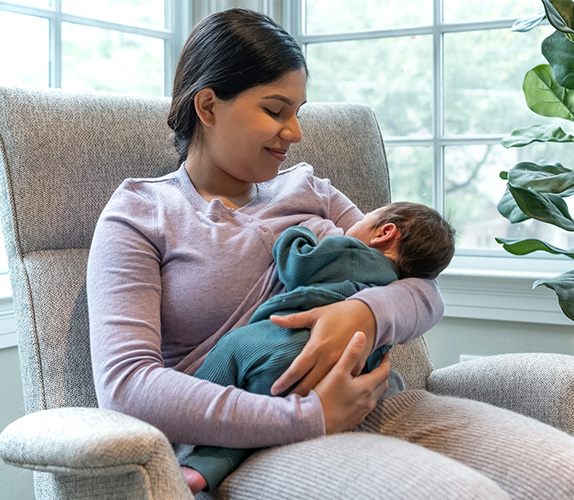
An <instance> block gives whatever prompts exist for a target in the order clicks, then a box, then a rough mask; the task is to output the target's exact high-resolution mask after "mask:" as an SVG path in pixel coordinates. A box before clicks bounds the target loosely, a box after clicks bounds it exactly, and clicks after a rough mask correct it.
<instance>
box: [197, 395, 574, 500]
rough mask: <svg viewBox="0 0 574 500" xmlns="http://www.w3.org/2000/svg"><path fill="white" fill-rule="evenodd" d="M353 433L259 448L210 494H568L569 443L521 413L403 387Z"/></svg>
mask: <svg viewBox="0 0 574 500" xmlns="http://www.w3.org/2000/svg"><path fill="white" fill-rule="evenodd" d="M357 430H358V431H361V432H354V433H345V434H337V435H333V436H326V437H323V438H319V439H314V440H310V441H306V442H303V443H296V444H293V445H289V446H281V447H276V448H271V449H267V450H263V451H261V452H258V453H256V454H255V455H253V456H252V457H251V458H250V459H248V460H247V461H246V462H245V463H244V464H243V465H242V466H241V467H240V468H239V469H238V470H237V471H236V472H235V473H234V474H232V475H231V476H229V477H228V478H227V479H226V480H225V481H224V482H223V484H222V485H221V487H220V488H219V490H218V491H217V492H215V495H214V496H215V497H216V498H234V499H235V498H237V499H243V498H245V499H247V498H255V497H257V498H290V499H298V498H309V497H317V498H355V499H362V498H365V499H367V498H369V499H370V498H378V497H380V496H381V492H384V498H385V499H388V500H395V499H407V498H408V499H409V500H410V499H413V500H418V499H425V500H427V499H433V498H437V499H439V498H440V499H444V498H449V499H457V498H460V499H464V500H471V499H474V498H477V499H478V498H481V499H484V498H488V499H497V498H513V499H532V500H534V499H536V500H539V499H560V500H562V499H564V498H574V484H573V483H572V481H571V478H572V477H573V474H574V437H571V436H569V435H567V434H565V433H563V432H561V431H558V430H556V429H554V428H552V427H549V426H546V425H544V424H541V423H539V422H537V421H535V420H532V419H530V418H527V417H524V416H522V415H518V414H515V413H512V412H509V411H506V410H501V409H499V408H494V407H492V406H489V405H486V404H483V403H478V402H475V401H469V400H462V399H457V398H449V397H444V396H435V395H433V394H430V393H428V392H425V391H407V392H404V393H401V394H397V395H395V396H393V397H391V398H388V399H385V400H381V402H380V403H379V405H378V407H377V408H376V409H375V411H373V412H372V413H371V414H370V415H369V416H368V417H367V419H366V420H365V422H364V423H363V424H362V425H361V426H359V428H358V429H357ZM373 434H376V436H374V435H373ZM200 498H201V497H200Z"/></svg>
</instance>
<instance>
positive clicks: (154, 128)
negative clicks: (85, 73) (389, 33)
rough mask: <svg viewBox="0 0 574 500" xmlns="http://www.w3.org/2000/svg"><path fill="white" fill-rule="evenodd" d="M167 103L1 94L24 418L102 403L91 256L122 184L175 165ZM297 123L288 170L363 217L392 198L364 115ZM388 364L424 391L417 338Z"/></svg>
mask: <svg viewBox="0 0 574 500" xmlns="http://www.w3.org/2000/svg"><path fill="white" fill-rule="evenodd" d="M169 104H170V99H169V98H150V97H134V96H122V95H115V94H75V93H67V92H63V91H59V90H25V89H19V88H11V87H4V88H0V148H1V155H0V218H1V221H2V231H3V235H4V240H5V245H6V250H7V254H8V262H9V271H10V279H11V284H12V293H13V298H14V310H15V314H16V319H17V329H18V345H19V355H20V363H21V371H22V382H23V388H24V400H25V405H26V411H27V412H33V411H38V410H42V409H48V408H58V407H65V406H88V407H89V406H97V401H96V396H95V391H94V385H93V381H92V370H91V362H90V350H89V327H88V311H87V301H86V263H87V257H88V250H89V247H90V242H91V239H92V234H93V231H94V227H95V225H96V222H97V219H98V217H99V215H100V213H101V211H102V209H103V208H104V206H105V204H106V203H107V201H108V199H109V198H110V196H111V194H112V193H113V191H114V190H115V189H116V187H117V186H119V184H120V183H121V182H122V181H123V180H124V179H125V178H128V177H156V176H160V175H164V174H166V173H167V172H169V171H172V170H174V169H176V168H177V166H178V165H177V154H176V153H175V150H174V148H173V145H172V142H171V131H170V130H169V128H168V127H167V124H166V117H167V111H168V109H169ZM301 126H302V129H303V134H304V140H303V141H302V142H301V143H300V144H298V145H297V146H296V147H293V148H291V151H290V153H289V157H288V159H287V161H286V165H288V166H289V165H293V164H295V163H298V162H300V161H306V162H307V163H310V164H312V165H313V166H314V167H315V170H316V174H317V175H318V176H322V177H328V178H330V179H331V180H332V182H333V184H334V185H335V186H336V187H337V188H339V189H340V190H341V191H343V192H344V193H346V194H347V195H348V196H349V197H350V198H351V199H352V200H354V201H355V202H356V203H357V204H358V206H359V207H360V208H361V209H362V210H364V211H367V210H371V209H373V208H375V207H377V206H379V205H381V204H382V203H384V202H387V201H389V199H390V188H389V179H388V170H387V163H386V157H385V151H384V147H383V142H382V138H381V135H380V132H379V128H378V125H377V122H376V119H375V116H374V114H373V112H372V110H371V109H370V108H368V107H366V106H362V105H354V104H307V105H305V106H304V107H303V108H302V110H301ZM403 351H404V352H403ZM411 351H412V352H411ZM415 358H416V359H419V360H424V363H423V365H422V366H418V367H416V369H415V368H413V367H412V366H411V364H412V361H409V360H412V359H415ZM395 364H396V366H397V367H399V371H401V372H402V371H404V373H405V374H407V375H408V380H407V385H408V386H412V387H414V386H419V387H420V386H423V387H424V385H425V384H426V378H427V376H428V373H429V372H430V368H429V367H430V362H429V361H428V355H427V353H426V349H425V347H424V343H423V342H422V341H416V342H414V343H413V342H411V343H409V344H408V346H407V348H406V349H405V348H404V347H403V348H398V349H397V355H396V356H395ZM401 366H403V369H401V368H400V367H401ZM410 372H413V373H412V374H409V373H410ZM421 384H422V385H421Z"/></svg>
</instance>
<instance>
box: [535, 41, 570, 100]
mask: <svg viewBox="0 0 574 500" xmlns="http://www.w3.org/2000/svg"><path fill="white" fill-rule="evenodd" d="M541 48H542V55H543V56H544V57H545V58H546V60H547V61H548V62H549V63H550V67H551V68H552V75H553V76H554V79H555V80H556V82H557V83H558V84H559V85H562V87H566V88H567V89H574V43H572V42H571V41H570V40H569V39H568V38H566V37H565V36H564V33H560V32H559V31H555V32H554V33H553V34H552V35H550V36H549V37H548V38H546V39H544V40H543V41H542V45H541Z"/></svg>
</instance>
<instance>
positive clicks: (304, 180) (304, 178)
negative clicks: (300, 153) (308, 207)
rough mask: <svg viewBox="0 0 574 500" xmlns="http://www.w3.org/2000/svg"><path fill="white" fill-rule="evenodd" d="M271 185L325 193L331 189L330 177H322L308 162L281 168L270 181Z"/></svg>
mask: <svg viewBox="0 0 574 500" xmlns="http://www.w3.org/2000/svg"><path fill="white" fill-rule="evenodd" d="M269 185H270V186H271V187H272V188H274V189H276V190H279V191H296V192H301V191H314V192H320V193H323V192H325V190H326V189H327V190H328V189H329V187H330V182H329V180H328V179H321V178H319V177H317V176H316V175H315V173H314V169H313V167H312V166H311V165H309V164H308V163H298V164H297V165H293V166H292V167H288V168H286V169H284V170H281V171H280V172H279V174H278V175H277V177H275V178H274V179H272V180H271V181H269Z"/></svg>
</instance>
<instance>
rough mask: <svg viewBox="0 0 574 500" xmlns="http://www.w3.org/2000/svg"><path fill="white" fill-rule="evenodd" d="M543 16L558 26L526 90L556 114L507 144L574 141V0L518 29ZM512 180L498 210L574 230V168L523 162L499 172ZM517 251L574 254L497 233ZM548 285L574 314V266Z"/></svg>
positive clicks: (550, 2)
mask: <svg viewBox="0 0 574 500" xmlns="http://www.w3.org/2000/svg"><path fill="white" fill-rule="evenodd" d="M544 19H548V22H549V23H550V24H551V25H552V26H553V27H554V28H555V29H556V31H555V32H554V33H553V34H552V35H550V36H549V37H548V38H546V39H545V40H544V41H543V42H542V46H541V51H542V55H543V56H544V57H545V58H546V60H547V61H548V64H540V65H539V66H536V67H535V68H533V69H531V70H530V71H528V72H527V73H526V75H525V77H524V82H523V85H522V90H523V92H524V97H525V98H526V104H527V106H528V107H529V108H530V109H531V110H532V111H534V112H535V113H537V114H539V115H541V116H545V117H550V118H553V120H552V122H551V123H549V124H546V125H533V126H530V127H525V128H520V129H517V130H514V131H513V132H512V133H511V134H510V135H508V136H507V137H505V138H504V139H503V140H502V145H503V146H504V147H506V148H513V147H523V146H527V145H529V144H532V143H533V142H542V143H545V142H554V143H574V0H542V6H541V8H540V10H539V11H538V12H537V13H536V14H535V15H533V16H530V17H526V18H523V19H519V20H518V21H517V22H516V23H515V25H514V26H513V30H514V31H530V30H531V29H533V28H534V27H536V26H537V25H539V24H540V23H541V22H542V21H543V20H544ZM500 177H501V178H502V179H504V180H506V181H507V186H506V192H505V193H504V195H503V197H502V199H501V200H500V202H499V203H498V211H499V212H500V213H501V214H502V215H503V216H504V217H506V218H507V219H508V220H509V221H510V222H511V223H513V224H516V223H519V222H524V221H526V220H528V219H536V220H539V221H541V222H544V223H547V224H552V225H554V226H556V227H559V228H561V229H563V230H565V231H569V232H574V219H573V218H572V216H571V215H570V212H569V210H568V205H567V203H566V202H565V201H564V199H565V198H568V197H570V196H573V195H574V170H572V169H571V168H569V167H568V166H564V165H563V164H561V163H550V162H547V161H542V162H539V163H534V162H521V163H518V164H517V165H514V166H513V167H512V168H510V169H509V170H508V171H503V172H501V173H500ZM496 241H497V242H498V243H500V244H502V246H503V248H504V249H505V250H506V251H508V252H510V253H512V254H515V255H526V254H529V253H531V252H536V251H543V252H548V253H551V254H555V255H563V256H566V257H569V258H571V259H574V249H562V248H558V247H556V246H554V245H551V244H549V243H546V242H544V241H541V240H539V239H535V238H527V239H510V238H496ZM541 285H544V286H546V287H548V288H550V289H552V290H554V292H556V295H557V296H558V302H559V304H560V307H561V309H562V311H563V312H564V314H565V315H566V316H567V317H568V318H570V319H571V320H574V269H573V270H571V271H568V272H566V273H564V274H561V275H560V276H557V277H555V278H552V279H547V280H538V281H536V282H535V283H534V285H533V287H537V286H541Z"/></svg>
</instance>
